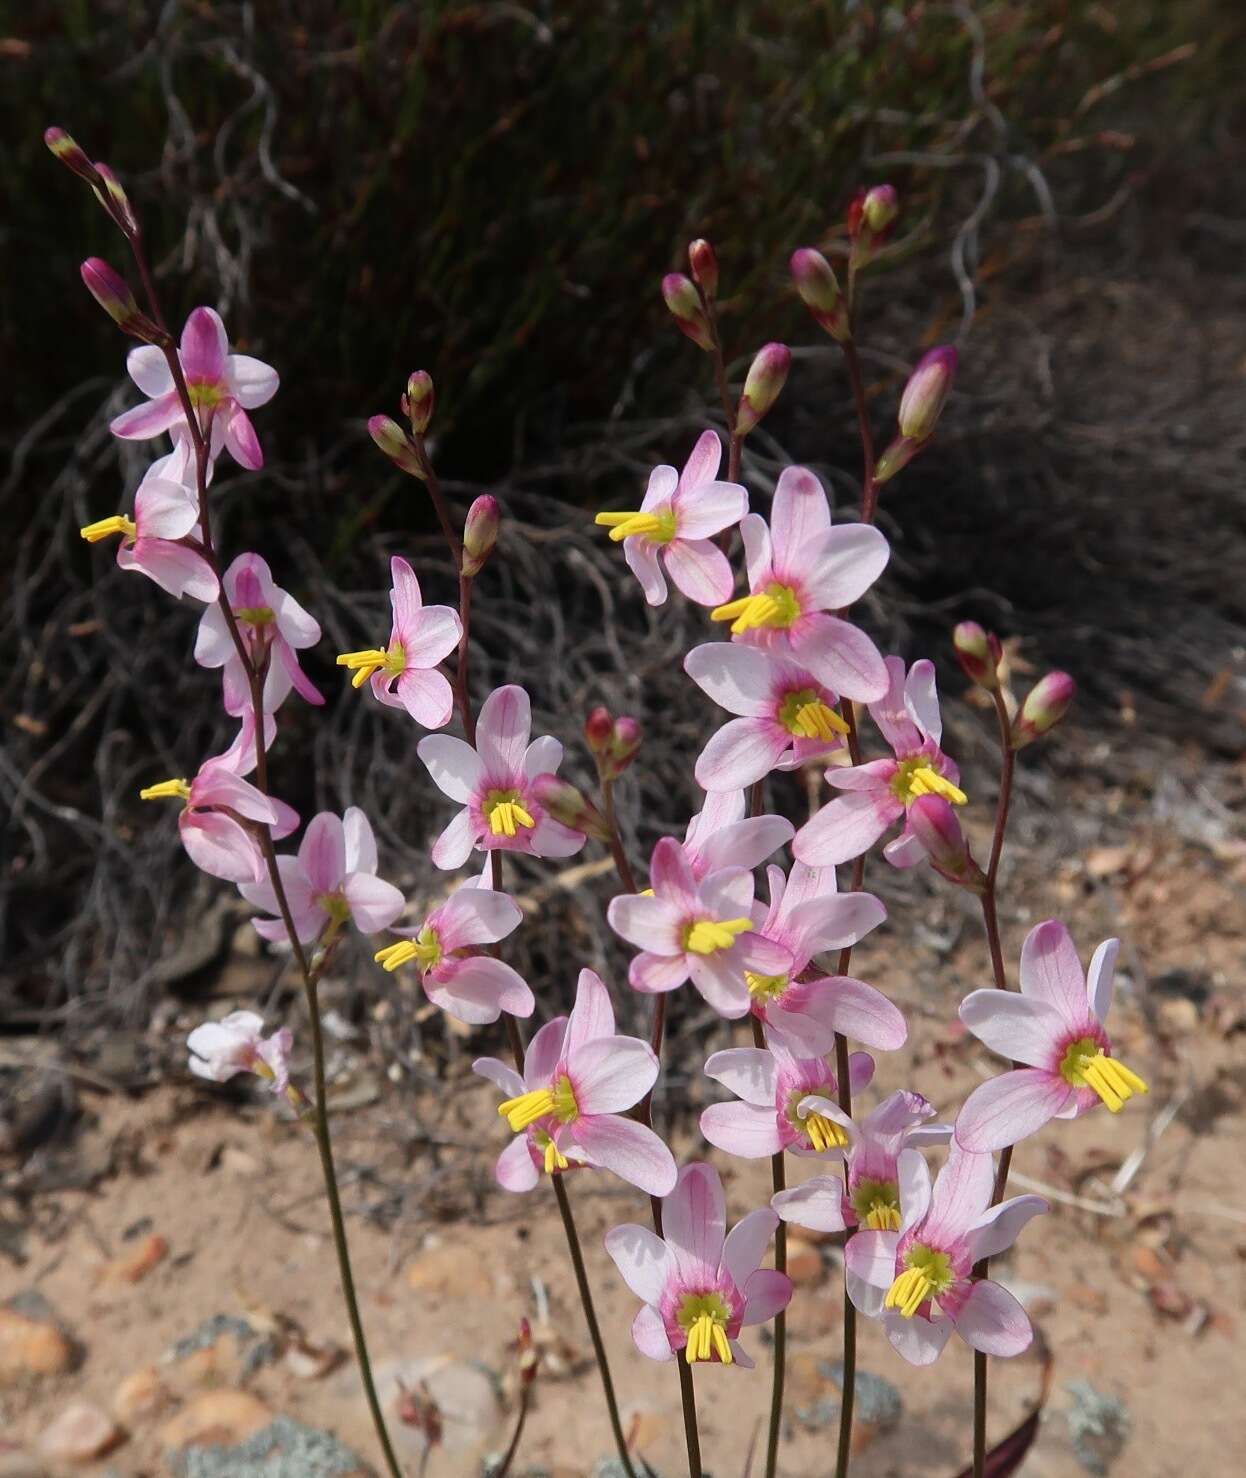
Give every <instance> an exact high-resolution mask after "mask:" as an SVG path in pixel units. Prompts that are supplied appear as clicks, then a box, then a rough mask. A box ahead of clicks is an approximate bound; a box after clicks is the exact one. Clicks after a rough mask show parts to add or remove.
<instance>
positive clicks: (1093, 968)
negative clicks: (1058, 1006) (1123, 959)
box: [1086, 939, 1121, 1022]
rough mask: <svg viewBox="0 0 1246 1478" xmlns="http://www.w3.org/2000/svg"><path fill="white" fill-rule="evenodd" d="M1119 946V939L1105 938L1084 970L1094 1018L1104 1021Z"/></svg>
mask: <svg viewBox="0 0 1246 1478" xmlns="http://www.w3.org/2000/svg"><path fill="white" fill-rule="evenodd" d="M1120 947H1121V942H1120V940H1119V939H1105V940H1104V941H1103V943H1102V944H1101V945H1100V946H1099V948H1098V949H1097V950H1095V952H1094V955H1093V957H1092V958H1091V961H1090V969H1089V970H1087V972H1086V997H1087V999H1088V1000H1089V1002H1090V1009H1091V1011H1092V1012H1093V1013H1094V1015H1095V1017H1096V1019H1097V1020H1098V1021H1100V1022H1104V1021H1106V1020H1107V1019H1108V1012H1109V1011H1110V1010H1111V1008H1112V977H1113V975H1114V973H1115V971H1116V956H1117V953H1118V952H1119V950H1120Z"/></svg>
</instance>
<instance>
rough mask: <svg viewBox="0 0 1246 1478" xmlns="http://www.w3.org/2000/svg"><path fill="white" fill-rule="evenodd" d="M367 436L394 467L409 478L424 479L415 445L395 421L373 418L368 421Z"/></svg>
mask: <svg viewBox="0 0 1246 1478" xmlns="http://www.w3.org/2000/svg"><path fill="white" fill-rule="evenodd" d="M368 435H369V436H370V437H371V438H372V440H373V441H374V442H376V444H377V446H379V447H380V449H381V450H382V451H383V452H384V453H385V455H386V456H387V457H388V458H389V460H390V461H391V462H392V463H393V464H394V466H395V467H398V468H400V469H401V470H402V471H403V472H406V473H407V474H408V475H409V476H411V477H418V478H420V479H421V480H422V479H423V477H424V468H423V465H422V464H421V462H420V459H419V456H418V455H417V453H416V449H415V443H414V442H413V441H412V440H411V438H410V437H409V436H408V435H407V433H406V432H405V431H404V430H403V429H402V427H401V426H400V425H399V424H398V422H397V421H392V420H390V418H389V417H388V416H373V417H372V418H371V419H370V420H369V421H368Z"/></svg>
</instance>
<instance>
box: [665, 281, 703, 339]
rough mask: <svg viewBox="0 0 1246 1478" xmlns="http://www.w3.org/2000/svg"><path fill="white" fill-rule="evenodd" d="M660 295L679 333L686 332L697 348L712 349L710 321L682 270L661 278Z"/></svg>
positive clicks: (691, 282) (698, 295) (692, 285)
mask: <svg viewBox="0 0 1246 1478" xmlns="http://www.w3.org/2000/svg"><path fill="white" fill-rule="evenodd" d="M662 297H663V300H664V301H665V303H666V306H667V308H668V309H669V310H670V314H671V317H672V318H673V319H674V320H675V323H676V325H677V326H678V328H679V331H680V333H683V334H687V336H688V337H689V338H690V339H691V340H692V342H693V343H694V344H695V345H696V346H697V347H698V348H699V349H712V348H713V347H714V337H713V335H712V334H711V332H710V322H709V319H708V318H706V316H705V309H704V307H703V306H702V304H701V297H700V294H699V293H698V292H697V290H696V286H695V285H694V283H693V281H692V279H691V278H690V277H685V276H684V274H683V273H682V272H668V273H667V275H666V276H665V277H664V278H663V279H662Z"/></svg>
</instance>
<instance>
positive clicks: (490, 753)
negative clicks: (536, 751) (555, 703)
mask: <svg viewBox="0 0 1246 1478" xmlns="http://www.w3.org/2000/svg"><path fill="white" fill-rule="evenodd" d="M531 732H532V703H531V700H530V699H529V697H528V695H527V693H526V692H525V691H524V689H523V688H521V687H519V685H518V684H517V683H507V684H506V686H505V687H501V688H494V690H493V692H492V693H490V694H489V696H488V697H487V698H486V699H485V701H484V703H483V704H481V707H480V717H479V719H478V720H477V723H476V751H477V753H478V754H479V755H480V759H481V763H482V764H483V765H484V771H485V777H486V779H487V780H491V781H492V780H497V781H502V782H510V781H511V780H512V779H515V780H517V779H518V778H519V777H520V776H522V774H523V759H524V751H525V750H526V749H527V747H528V736H529V734H531ZM433 778H434V779H436V776H434V777H433Z"/></svg>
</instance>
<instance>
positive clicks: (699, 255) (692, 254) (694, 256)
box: [688, 236, 718, 298]
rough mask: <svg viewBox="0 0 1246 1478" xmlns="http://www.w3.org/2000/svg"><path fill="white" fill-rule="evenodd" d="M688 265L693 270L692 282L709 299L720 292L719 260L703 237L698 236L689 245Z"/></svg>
mask: <svg viewBox="0 0 1246 1478" xmlns="http://www.w3.org/2000/svg"><path fill="white" fill-rule="evenodd" d="M688 265H689V267H691V269H692V280H693V282H695V283H696V285H697V286H698V287H699V288H700V289H701V291H702V292H703V293H704V294H705V296H706V297H707V298H712V297H714V296H715V294H716V293H717V292H718V258H717V257H716V256H715V255H714V248H713V247H712V246H711V245H710V244H709V242H708V241H706V240H705V239H704V238H703V237H700V236H698V237H697V239H696V240H695V241H693V242H690V243H689V245H688Z"/></svg>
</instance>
